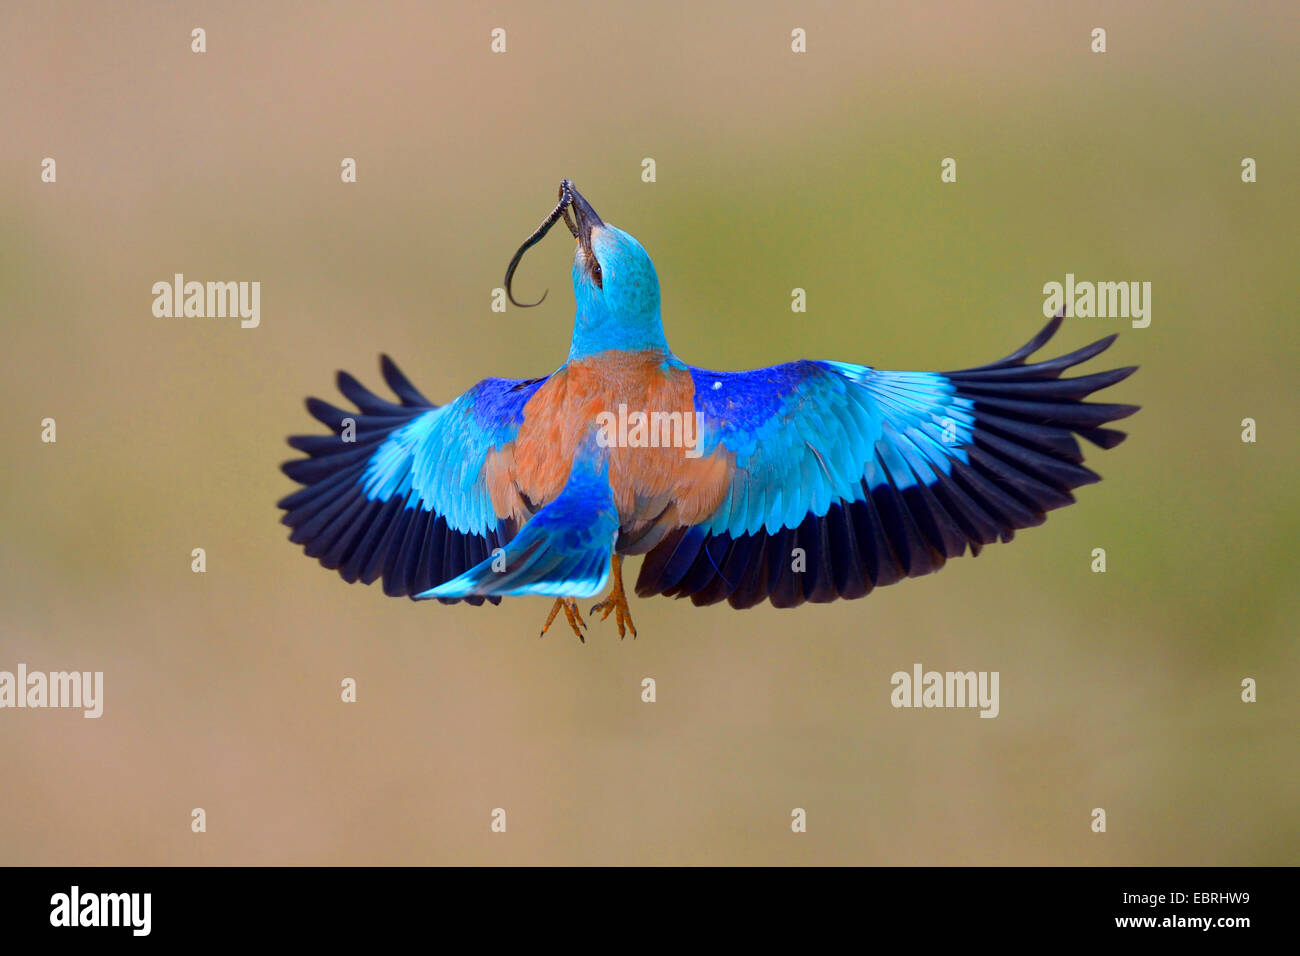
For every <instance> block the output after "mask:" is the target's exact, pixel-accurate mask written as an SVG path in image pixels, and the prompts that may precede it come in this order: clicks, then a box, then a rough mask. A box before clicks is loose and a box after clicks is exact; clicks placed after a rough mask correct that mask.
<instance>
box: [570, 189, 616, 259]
mask: <svg viewBox="0 0 1300 956" xmlns="http://www.w3.org/2000/svg"><path fill="white" fill-rule="evenodd" d="M560 189H561V191H562V192H563V191H564V190H566V189H567V190H568V193H569V196H570V197H571V198H570V207H569V208H570V209H572V210H573V220H572V221H570V219H569V215H568V212H569V210H568V209H566V210H565V215H564V222H565V225H567V226H568V227H569V231H570V232H571V233H573V238H575V239H577V240H578V244H579V245H581V246H582V250H583V252H585V253H586V254H587V255H588V256H590V255H592V251H591V230H592V229H594V228H596V227H597V226H603V225H605V223H604V222H602V221H601V218H600V216H598V215H596V210H594V209H592V208H591V203H589V202H587V200H586V199H585V198H584V197H583V195H582V193H580V192H578V189H577V187H576V186H574V185H573V182H572V181H571V180H568V179H566V180H565V181H564V182H563V183H561V184H560Z"/></svg>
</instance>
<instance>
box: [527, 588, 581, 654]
mask: <svg viewBox="0 0 1300 956" xmlns="http://www.w3.org/2000/svg"><path fill="white" fill-rule="evenodd" d="M561 609H563V611H564V619H565V620H566V621H568V622H569V627H571V628H572V629H573V633H574V634H577V635H578V640H580V641H582V643H584V644H586V643H587V639H586V638H585V637H583V636H582V631H580V630H578V625H582V627H583V628H586V626H587V622H586V621H584V620H583V619H582V613H581V612H580V611H579V610H578V599H577V598H556V599H555V603H554V604H553V605H552V606H551V613H550V614H549V615H548V616H547V618H546V623H545V624H543V625H542V633H541V634H538V635H537V636H538V637H541V636H542V635H544V634H545V633H546V631H547V629H548V628H550V626H551V622H552V621H554V620H555V615H557V614H559V613H560V611H561Z"/></svg>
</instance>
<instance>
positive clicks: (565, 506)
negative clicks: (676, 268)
mask: <svg viewBox="0 0 1300 956" xmlns="http://www.w3.org/2000/svg"><path fill="white" fill-rule="evenodd" d="M560 220H563V221H564V223H565V225H566V226H567V228H568V229H569V231H570V232H571V233H572V234H573V238H574V242H575V250H574V257H573V293H574V298H575V300H576V309H575V314H574V323H573V338H572V341H571V344H570V347H569V356H568V359H567V360H566V361H565V362H564V364H563V365H561V366H560V367H559V368H558V369H556V370H555V371H554V372H551V373H550V374H549V375H543V376H541V377H539V378H530V379H505V378H488V379H484V380H483V381H481V382H479V383H478V384H477V385H475V386H474V387H473V388H471V389H469V391H467V392H465V393H464V394H463V395H461V396H460V397H458V398H455V399H453V400H452V401H451V402H449V403H447V404H445V405H435V404H433V403H432V402H431V401H429V400H428V399H427V398H425V397H424V395H422V394H421V393H420V392H419V391H418V390H417V389H416V388H415V386H413V385H412V384H411V382H410V381H409V380H408V379H407V377H406V376H405V375H403V374H402V372H401V371H400V370H399V369H398V368H397V366H396V365H395V364H394V363H393V362H392V360H391V359H389V358H388V357H387V356H383V357H382V359H381V363H380V367H381V370H382V372H383V377H384V379H385V381H386V382H387V383H388V387H389V388H390V389H391V390H392V392H393V393H394V395H395V397H396V400H390V399H386V398H382V397H380V396H378V395H376V394H374V393H373V392H371V391H369V390H368V389H366V388H364V387H363V386H362V385H361V384H360V383H359V382H358V381H357V380H356V379H355V378H353V377H352V376H351V375H349V374H348V373H346V372H339V373H338V388H339V391H340V392H342V393H343V395H344V397H346V398H347V399H348V401H350V402H351V403H352V404H354V405H355V406H356V409H357V410H356V411H347V410H344V409H342V408H337V407H335V406H334V405H331V404H329V403H327V402H324V401H321V400H320V399H317V398H309V399H308V400H307V409H308V411H309V412H310V413H311V414H312V415H313V416H314V417H315V418H316V419H317V420H318V421H320V422H322V423H323V424H325V425H326V426H328V428H329V430H330V434H325V435H303V436H295V437H292V438H290V439H289V444H290V445H291V446H292V447H294V448H295V449H297V450H299V451H301V452H304V453H306V455H307V457H306V458H299V459H297V460H294V461H290V462H286V463H285V464H284V465H283V466H282V467H283V470H284V472H285V474H287V475H288V476H289V477H290V478H292V479H293V480H294V481H296V482H298V483H299V484H301V485H302V486H303V487H302V488H300V489H299V490H297V491H295V492H294V493H292V494H290V495H288V496H287V497H285V498H284V499H283V500H281V501H280V502H279V507H280V508H281V509H283V510H284V512H285V514H284V515H283V518H282V520H283V522H284V523H285V524H287V525H288V526H289V527H290V528H292V529H293V530H292V532H291V534H290V536H289V537H290V540H291V541H293V542H295V543H298V544H301V545H303V548H304V550H305V551H306V553H307V554H308V555H309V556H311V557H313V558H316V559H318V560H319V561H320V563H321V564H322V565H324V566H325V567H327V568H331V569H335V570H337V571H338V572H339V574H340V575H341V576H342V577H343V579H344V580H346V581H349V582H355V581H363V582H365V583H366V584H370V583H372V582H374V581H376V580H382V582H383V590H384V593H385V594H388V595H392V596H394V597H397V596H407V597H410V598H413V599H417V600H419V599H433V600H437V601H440V602H442V603H444V604H446V603H454V602H457V601H466V602H468V603H470V604H474V605H481V604H482V603H483V602H484V601H489V602H491V603H493V604H497V603H500V600H501V598H503V597H514V596H522V595H542V596H546V597H551V598H554V599H555V600H554V603H553V604H552V606H551V608H550V614H549V616H548V617H547V619H546V624H545V625H544V626H543V628H542V633H543V634H545V633H546V631H547V629H548V628H549V627H550V626H551V623H552V622H553V621H554V620H555V619H556V617H557V615H558V614H560V613H561V612H563V614H564V617H565V620H566V621H567V623H568V625H569V627H570V628H571V629H572V630H573V632H574V633H575V634H577V636H578V638H579V639H580V640H581V639H583V630H585V629H586V627H587V625H586V622H585V620H584V619H583V617H582V613H581V611H580V609H579V607H578V600H579V599H587V598H591V597H596V596H598V595H600V594H601V593H602V592H604V591H605V590H606V588H609V593H608V595H607V596H606V597H605V598H604V599H603V600H601V601H600V602H599V603H598V604H596V605H595V607H593V608H591V610H590V611H589V612H588V614H589V615H590V616H594V615H595V614H597V613H599V614H600V615H601V620H604V619H606V618H607V617H609V615H610V614H614V615H615V623H616V624H617V627H618V632H619V635H620V637H622V636H623V635H624V634H625V633H626V632H627V631H628V630H630V631H631V633H632V634H633V636H635V635H636V628H635V626H634V625H633V624H632V619H631V613H630V610H629V606H628V599H627V595H626V593H625V590H624V584H623V559H624V557H625V556H627V555H637V554H641V555H645V560H644V562H643V564H642V567H641V571H640V575H639V577H638V578H637V582H636V593H637V595H638V596H641V597H649V596H651V595H656V594H663V595H670V596H673V597H678V598H682V597H689V598H690V599H691V601H692V603H694V604H696V605H704V604H714V603H717V602H719V601H724V600H725V601H727V602H728V603H729V604H730V605H731V606H732V607H735V608H748V607H753V606H754V605H757V604H760V603H762V602H763V601H770V602H771V603H772V604H773V605H774V606H776V607H781V608H788V607H795V606H797V605H799V604H802V603H803V602H805V601H812V602H825V601H833V600H835V599H837V598H860V597H864V596H865V595H867V594H869V593H870V592H871V591H872V590H873V589H874V588H877V587H881V586H884V585H887V584H893V583H895V582H896V581H900V580H902V579H903V578H908V577H917V576H919V575H923V574H929V573H930V572H932V571H937V570H938V569H939V568H941V567H943V565H944V563H945V562H946V561H947V560H948V559H949V558H953V557H957V556H959V555H961V554H963V553H964V552H966V551H967V550H969V551H970V552H971V554H973V555H977V554H979V553H980V550H981V549H982V548H983V547H984V546H985V545H987V544H991V543H992V542H995V541H999V540H1000V541H1010V540H1011V538H1012V537H1013V535H1014V534H1015V532H1016V531H1017V530H1018V529H1020V528H1028V527H1032V526H1034V525H1039V524H1042V523H1043V521H1044V520H1045V515H1046V513H1047V512H1048V511H1051V510H1053V509H1055V508H1060V507H1062V506H1064V505H1068V504H1070V503H1072V502H1073V501H1074V497H1073V495H1072V494H1071V490H1072V489H1074V488H1077V487H1079V486H1081V485H1086V484H1090V483H1092V482H1095V481H1098V480H1100V478H1099V476H1098V475H1097V474H1096V473H1094V472H1093V471H1091V470H1089V469H1088V468H1086V467H1084V465H1083V463H1082V462H1083V455H1082V453H1081V451H1080V447H1079V443H1078V441H1077V438H1078V437H1082V438H1083V439H1085V440H1087V441H1088V442H1091V443H1092V444H1093V445H1096V446H1099V447H1101V448H1113V447H1114V446H1115V445H1117V444H1119V443H1120V442H1121V441H1122V440H1123V439H1124V437H1125V434H1124V433H1123V432H1121V431H1118V430H1115V429H1113V428H1108V427H1106V426H1107V425H1108V424H1109V423H1110V422H1113V421H1115V420H1116V419H1120V418H1124V417H1126V416H1128V415H1131V414H1133V412H1135V411H1137V407H1136V406H1133V405H1119V404H1102V403H1090V402H1085V401H1083V400H1084V399H1085V398H1086V397H1087V396H1089V395H1091V394H1092V393H1093V392H1096V391H1098V390H1099V389H1103V388H1106V387H1108V386H1111V385H1114V384H1115V383H1117V382H1119V381H1121V380H1123V379H1125V378H1127V377H1128V376H1129V375H1131V374H1132V373H1133V372H1134V371H1135V370H1136V369H1135V367H1128V368H1118V369H1114V370H1110V371H1104V372H1095V373H1093V374H1089V375H1083V376H1079V377H1075V378H1061V375H1062V373H1063V372H1065V371H1066V370H1067V369H1070V368H1072V367H1074V366H1076V365H1079V364H1080V363H1082V362H1085V361H1087V360H1088V359H1091V358H1093V357H1095V356H1097V355H1099V354H1100V353H1101V352H1103V351H1105V350H1106V349H1107V348H1108V347H1109V346H1110V344H1111V343H1112V342H1113V341H1114V340H1115V338H1116V336H1114V335H1110V336H1107V337H1105V338H1103V339H1101V340H1099V341H1097V342H1094V343H1092V344H1091V345H1087V346H1084V347H1083V348H1081V349H1078V350H1077V351H1074V352H1070V353H1069V354H1067V355H1063V356H1060V357H1059V358H1053V359H1048V360H1046V361H1035V362H1030V361H1029V357H1030V356H1031V355H1032V354H1033V353H1035V352H1037V351H1038V350H1039V349H1040V348H1041V347H1042V346H1043V345H1045V344H1046V343H1047V341H1048V340H1049V339H1050V338H1051V337H1052V336H1053V335H1054V334H1055V333H1056V331H1057V330H1058V329H1059V328H1060V326H1061V323H1062V317H1061V316H1060V315H1057V316H1056V317H1055V318H1053V319H1052V320H1051V321H1050V322H1048V323H1047V325H1046V327H1045V328H1043V329H1042V331H1040V332H1039V333H1038V334H1037V335H1036V336H1034V338H1033V339H1032V340H1031V341H1030V342H1028V343H1027V344H1026V345H1024V346H1023V347H1022V348H1019V349H1017V350H1016V351H1014V352H1012V353H1011V354H1010V355H1008V356H1007V357H1006V358H1003V359H1000V360H998V361H996V362H992V363H990V364H987V365H980V366H977V367H975V368H968V369H964V370H962V371H957V372H895V371H882V370H878V369H875V368H872V367H870V366H866V365H857V364H853V363H850V362H833V361H808V360H803V361H797V362H789V363H786V364H784V365H775V366H772V367H771V368H761V369H754V370H751V371H743V372H719V371H711V370H708V369H702V368H696V367H694V366H691V365H687V364H686V363H685V362H683V361H682V360H681V359H679V358H677V356H676V355H674V354H673V352H672V350H671V349H670V348H669V346H668V340H667V339H666V338H665V337H664V328H663V323H662V321H661V318H660V301H659V280H658V277H657V275H656V273H655V267H654V264H653V263H652V262H651V260H650V256H649V255H648V254H647V253H646V251H645V249H644V248H642V246H641V244H640V243H639V242H637V240H636V239H634V238H633V237H632V236H631V235H629V234H628V233H626V232H624V231H623V230H621V229H619V228H617V227H616V226H613V225H610V224H609V223H606V222H603V221H602V220H601V218H600V217H599V216H598V215H597V214H596V211H595V210H594V209H593V208H592V207H591V204H590V203H588V202H587V200H586V199H585V198H584V197H583V196H582V195H581V194H580V193H579V192H578V190H577V189H576V188H575V187H574V185H573V183H572V182H571V181H569V180H567V179H566V180H564V181H563V182H562V183H561V184H560V195H559V201H558V203H557V204H556V206H555V208H554V209H553V210H552V211H551V213H550V214H549V215H548V216H547V217H546V219H545V220H544V221H543V222H542V224H541V225H540V226H539V227H538V228H537V229H536V230H535V231H534V232H533V234H532V235H530V236H529V238H528V239H527V240H526V241H525V242H524V243H523V245H522V246H521V247H520V248H519V250H518V251H517V252H516V253H515V255H514V258H513V259H512V260H511V262H510V265H509V267H508V269H507V272H506V280H505V287H506V292H507V294H508V296H509V298H510V301H511V302H513V303H514V304H515V305H521V306H522V305H528V304H529V303H521V302H518V301H517V300H516V299H515V297H514V292H513V288H512V282H513V278H514V273H515V269H516V267H517V266H518V265H519V262H520V259H521V258H522V256H523V254H524V253H525V252H526V251H527V250H528V249H529V248H530V247H531V246H533V245H534V244H536V243H537V242H539V241H540V240H541V239H542V237H543V236H545V235H546V233H547V232H548V231H549V230H550V228H551V227H552V226H553V225H554V224H555V223H556V222H558V221H560ZM544 297H545V296H544V295H543V298H544ZM538 301H539V302H540V301H541V300H540V299H539V300H538ZM531 304H532V305H535V304H537V303H531ZM638 413H640V416H641V417H640V418H637V417H636V416H637V414H638ZM615 416H622V417H621V418H619V419H618V420H619V421H620V422H621V424H620V426H619V427H617V428H614V427H611V421H613V420H614V417H615ZM633 420H634V421H635V422H636V424H634V425H633V426H632V427H630V428H629V427H627V426H628V422H629V421H633ZM647 420H649V421H651V422H652V423H656V424H657V425H658V426H662V427H660V428H659V429H658V431H655V429H654V428H651V429H649V430H650V431H653V432H654V434H652V435H649V436H647V434H646V431H647V429H646V427H645V422H646V421H647ZM679 423H680V424H681V426H682V427H681V428H680V429H679V428H678V425H679ZM669 424H671V426H672V427H671V428H669V427H668V426H669ZM692 426H693V427H692ZM659 437H667V438H670V439H672V438H678V439H680V440H677V441H673V440H669V441H656V440H655V439H656V438H659Z"/></svg>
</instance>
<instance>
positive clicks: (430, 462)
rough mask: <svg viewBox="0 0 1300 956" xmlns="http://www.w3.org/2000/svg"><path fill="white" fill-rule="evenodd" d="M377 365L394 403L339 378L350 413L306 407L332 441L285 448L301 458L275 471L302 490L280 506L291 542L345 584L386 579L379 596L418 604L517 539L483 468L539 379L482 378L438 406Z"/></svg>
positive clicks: (317, 404)
mask: <svg viewBox="0 0 1300 956" xmlns="http://www.w3.org/2000/svg"><path fill="white" fill-rule="evenodd" d="M381 368H382V370H383V375H384V379H385V381H387V383H388V386H389V388H391V389H392V390H393V392H394V393H395V394H396V396H397V398H398V402H397V403H393V402H390V401H388V400H386V399H383V398H380V397H379V396H378V395H375V394H374V393H372V392H370V391H369V390H367V389H366V388H364V387H363V386H362V385H361V384H360V383H359V382H358V381H357V380H356V379H355V378H353V377H352V376H351V375H349V374H347V373H346V372H339V373H338V387H339V391H341V392H342V393H343V395H344V396H345V397H346V398H347V399H348V400H349V401H351V402H352V403H353V404H354V405H356V407H357V409H358V410H357V411H356V412H349V411H344V410H343V409H340V408H336V407H334V406H333V405H330V404H329V403H327V402H323V401H321V400H320V399H318V398H309V399H308V400H307V410H308V411H309V412H310V413H311V414H312V416H313V417H314V418H316V419H317V420H318V421H320V422H322V423H323V424H325V425H327V426H328V427H329V429H330V431H331V434H328V435H298V436H294V437H292V438H290V439H289V444H290V445H292V446H293V447H294V448H296V449H298V450H299V451H302V452H306V454H307V456H308V457H306V458H300V459H297V460H294V461H289V462H285V464H284V465H283V466H281V467H282V469H283V471H284V473H285V474H286V475H288V476H289V477H290V478H292V479H293V480H294V481H296V482H298V483H299V484H301V485H303V486H304V487H302V488H301V489H299V490H298V491H295V492H294V493H293V494H291V495H288V496H287V497H285V498H284V499H283V500H281V501H280V502H279V507H280V508H282V509H283V510H284V512H285V514H284V516H283V518H282V519H281V520H282V521H283V522H284V523H285V524H287V525H288V526H289V527H290V528H292V529H293V532H292V533H291V534H290V536H289V540H291V541H293V542H295V543H297V544H301V545H303V548H304V550H305V551H306V553H307V554H308V555H310V556H311V557H314V558H317V559H318V560H319V561H320V563H321V564H323V565H324V566H325V567H327V568H331V569H336V570H337V571H338V572H339V574H340V575H341V576H342V577H343V579H344V580H345V581H349V582H353V581H362V582H364V583H366V584H370V583H371V582H373V581H375V580H376V579H378V578H382V579H383V587H384V593H385V594H389V595H392V596H394V597H398V596H402V595H408V596H411V597H415V596H416V595H418V594H420V593H421V592H424V591H427V590H429V589H431V588H433V587H436V586H437V585H440V584H442V583H444V582H446V581H448V580H451V579H452V578H455V577H457V576H458V575H460V574H461V573H463V572H464V571H466V570H467V569H469V568H471V567H473V566H474V565H476V564H478V563H479V562H480V561H482V560H483V559H484V558H486V557H487V556H488V555H490V554H491V553H492V551H493V549H494V548H497V547H500V546H502V545H504V544H505V543H506V542H508V541H509V540H510V539H511V538H512V537H513V536H514V534H515V532H516V531H517V530H518V529H517V527H516V523H515V521H514V520H513V519H499V518H497V516H496V515H495V513H494V511H493V507H492V501H491V497H490V494H489V488H488V482H487V480H486V477H485V468H484V465H485V463H486V462H487V460H488V456H489V455H490V454H491V453H492V452H493V451H494V450H498V449H501V448H502V447H503V446H505V445H506V444H508V443H509V442H512V441H513V440H514V438H515V435H516V434H517V432H518V430H519V425H520V422H521V421H522V414H523V407H524V404H525V403H526V402H527V401H528V399H529V398H530V397H531V396H532V394H533V392H534V391H535V390H536V389H537V387H538V386H539V385H540V384H541V383H542V382H543V381H544V379H531V380H525V381H519V380H514V379H501V378H490V379H486V380H484V381H482V382H479V383H478V384H477V385H475V386H474V387H473V388H471V389H470V390H469V391H467V392H466V393H465V394H463V395H461V396H460V397H459V398H457V399H455V400H454V401H452V402H450V403H449V404H447V405H442V406H436V405H434V404H433V403H431V402H430V401H429V400H428V399H426V398H425V397H424V396H423V395H421V394H420V393H419V392H418V391H417V390H416V389H415V387H414V386H413V385H412V384H411V383H410V382H409V381H408V380H407V378H406V376H405V375H403V374H402V372H401V371H400V370H399V369H398V368H397V366H396V365H395V364H394V363H393V361H392V360H391V359H389V358H388V356H384V357H383V359H382V362H381ZM440 600H443V601H444V603H451V601H452V600H453V599H440ZM465 600H467V601H469V602H470V603H472V604H481V603H482V602H483V598H482V597H467V598H465ZM488 600H490V601H492V602H493V603H494V604H495V603H499V602H500V598H496V597H490V598H488Z"/></svg>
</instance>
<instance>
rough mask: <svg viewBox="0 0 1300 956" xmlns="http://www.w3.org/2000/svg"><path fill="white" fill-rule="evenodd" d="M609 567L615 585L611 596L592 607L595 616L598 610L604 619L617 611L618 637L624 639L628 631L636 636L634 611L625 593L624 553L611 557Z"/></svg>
mask: <svg viewBox="0 0 1300 956" xmlns="http://www.w3.org/2000/svg"><path fill="white" fill-rule="evenodd" d="M609 569H610V571H611V572H612V574H613V575H614V587H613V589H612V590H611V591H610V592H609V596H608V597H606V598H605V600H603V601H601V602H600V603H599V604H597V605H596V606H595V607H593V608H592V609H591V612H590V613H591V614H592V615H593V616H594V615H595V614H596V612H597V611H599V612H600V619H601V620H602V621H603V620H605V618H607V617H609V615H610V612H611V611H613V612H615V617H614V620H615V621H617V622H618V637H619V640H622V639H623V638H624V637H625V636H627V632H628V631H631V632H632V637H633V638H635V637H636V625H635V624H633V623H632V612H631V609H630V608H628V606H627V595H626V594H624V593H623V555H621V554H616V555H614V557H613V558H611V559H610V562H609Z"/></svg>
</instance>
